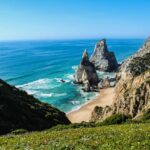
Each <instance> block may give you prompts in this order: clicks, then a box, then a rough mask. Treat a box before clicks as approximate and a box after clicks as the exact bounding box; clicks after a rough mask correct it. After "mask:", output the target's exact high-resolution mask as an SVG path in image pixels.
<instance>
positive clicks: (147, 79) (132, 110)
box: [91, 38, 150, 121]
mask: <svg viewBox="0 0 150 150" xmlns="http://www.w3.org/2000/svg"><path fill="white" fill-rule="evenodd" d="M114 92H115V97H114V100H113V101H114V102H113V104H112V105H111V106H110V105H109V106H106V107H95V109H94V110H93V112H92V116H91V120H92V121H102V120H104V119H105V118H107V117H108V116H111V115H113V114H118V113H121V114H126V115H130V116H131V117H132V118H133V119H140V117H142V115H143V113H144V112H146V111H148V110H149V109H150V38H149V39H147V40H146V41H145V43H144V45H143V46H142V48H141V49H140V50H139V51H138V52H137V53H135V54H134V55H133V56H131V57H129V58H128V59H127V60H126V61H125V62H124V63H123V64H122V65H121V67H120V70H119V72H118V73H117V84H116V86H115V91H114ZM97 112H98V113H97Z"/></svg>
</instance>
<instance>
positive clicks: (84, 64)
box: [75, 50, 99, 91]
mask: <svg viewBox="0 0 150 150" xmlns="http://www.w3.org/2000/svg"><path fill="white" fill-rule="evenodd" d="M98 82H99V79H98V76H97V73H96V69H95V66H94V64H93V63H91V62H90V61H89V56H88V53H87V51H86V50H85V51H84V53H83V56H82V60H81V63H80V65H79V66H78V69H77V71H76V73H75V83H77V84H83V86H84V90H85V91H90V90H91V88H94V87H97V85H98Z"/></svg>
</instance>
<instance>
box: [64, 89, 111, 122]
mask: <svg viewBox="0 0 150 150" xmlns="http://www.w3.org/2000/svg"><path fill="white" fill-rule="evenodd" d="M113 97H114V88H107V89H101V90H100V94H99V95H98V96H97V97H96V98H95V99H93V100H91V101H90V102H89V103H87V104H85V105H83V106H82V107H81V108H80V109H78V110H76V111H72V112H70V113H68V114H67V117H68V118H69V120H70V121H71V122H72V123H80V122H82V121H86V122H88V121H89V120H90V117H91V112H92V111H93V109H94V107H95V106H103V107H104V106H106V105H111V104H112V102H113Z"/></svg>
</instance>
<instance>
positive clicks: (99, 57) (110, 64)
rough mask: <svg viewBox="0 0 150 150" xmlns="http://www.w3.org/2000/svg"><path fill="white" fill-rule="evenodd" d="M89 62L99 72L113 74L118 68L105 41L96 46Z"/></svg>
mask: <svg viewBox="0 0 150 150" xmlns="http://www.w3.org/2000/svg"><path fill="white" fill-rule="evenodd" d="M91 62H92V63H94V65H95V67H96V69H97V70H100V71H106V72H113V71H116V70H117V68H118V63H117V60H116V57H115V55H114V53H113V52H109V50H108V48H107V44H106V40H105V39H103V40H101V41H100V42H98V43H97V44H96V46H95V49H94V53H93V54H92V57H91Z"/></svg>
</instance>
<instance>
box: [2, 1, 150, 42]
mask: <svg viewBox="0 0 150 150" xmlns="http://www.w3.org/2000/svg"><path fill="white" fill-rule="evenodd" d="M148 36H150V0H0V40H29V39H90V38H100V37H104V38H146V37H148Z"/></svg>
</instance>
